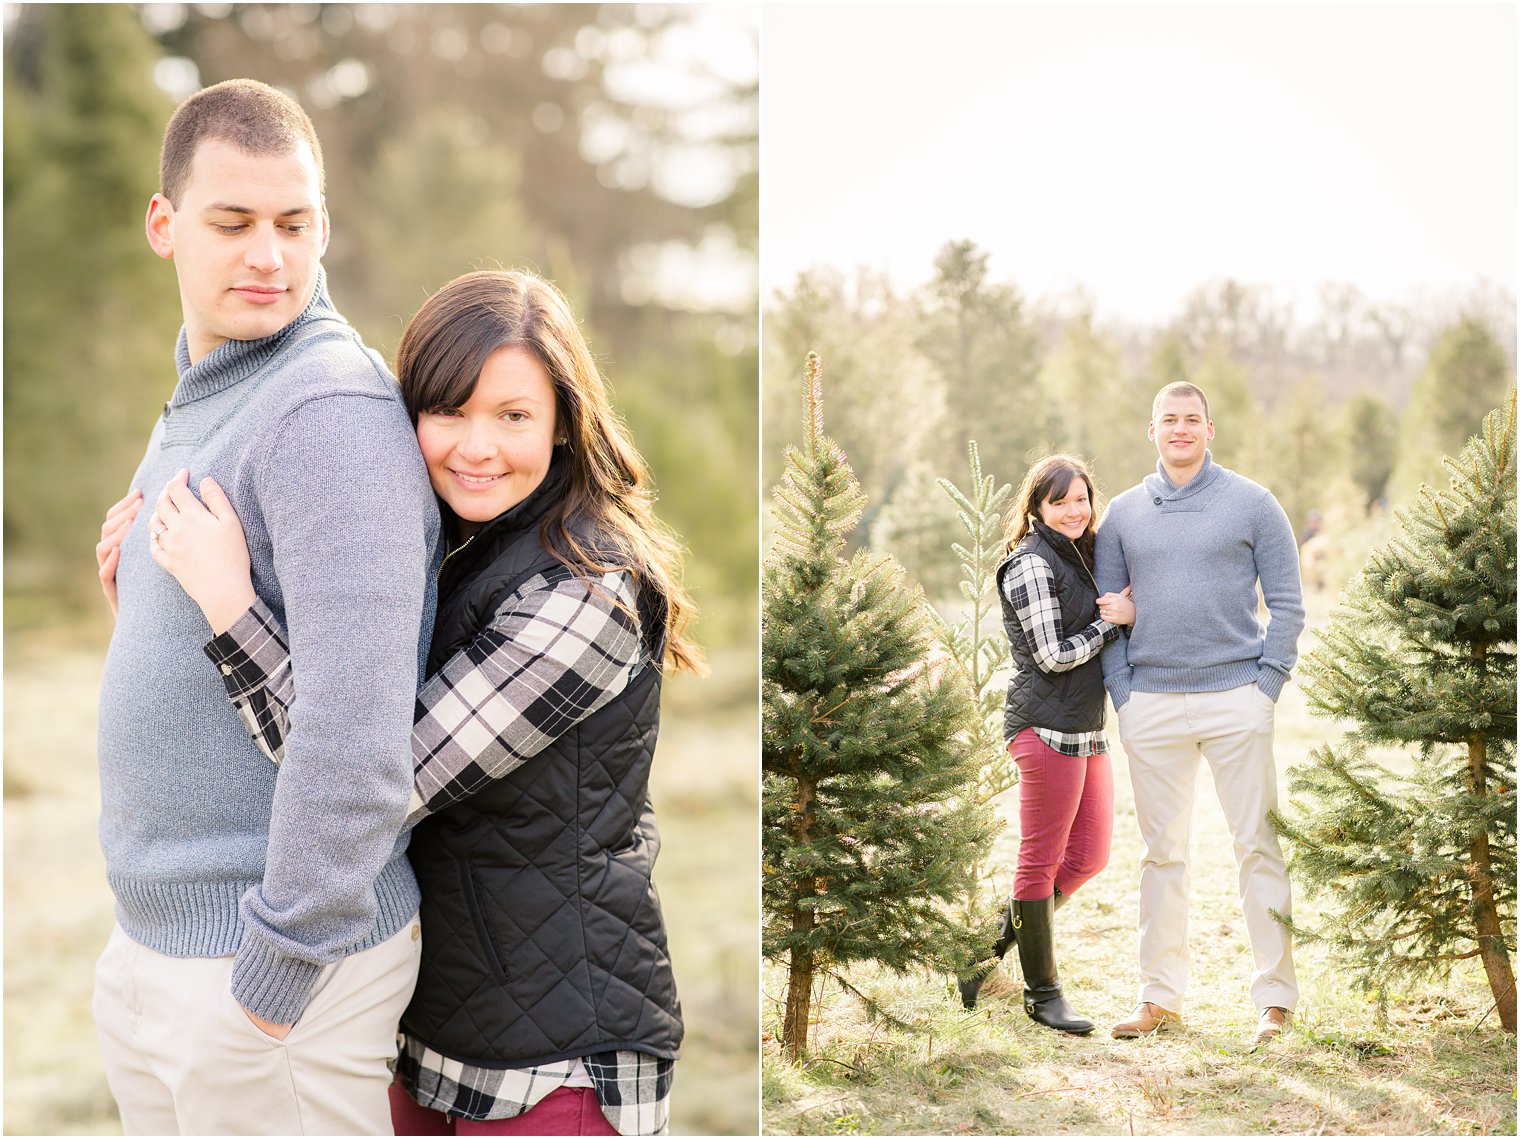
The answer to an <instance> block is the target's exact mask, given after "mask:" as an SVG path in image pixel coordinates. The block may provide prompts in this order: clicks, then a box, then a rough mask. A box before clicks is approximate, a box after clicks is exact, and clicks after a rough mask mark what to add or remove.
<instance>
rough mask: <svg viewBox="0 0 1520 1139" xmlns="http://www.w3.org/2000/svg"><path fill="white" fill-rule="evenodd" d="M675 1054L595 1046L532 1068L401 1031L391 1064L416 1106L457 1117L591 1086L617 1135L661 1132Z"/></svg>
mask: <svg viewBox="0 0 1520 1139" xmlns="http://www.w3.org/2000/svg"><path fill="white" fill-rule="evenodd" d="M675 1067H676V1064H675V1061H674V1060H663V1059H661V1058H660V1057H658V1056H650V1055H647V1054H645V1053H643V1052H632V1051H622V1052H594V1053H592V1054H591V1055H589V1056H580V1057H578V1058H576V1059H573V1060H560V1061H558V1062H557V1063H553V1064H539V1065H538V1066H536V1067H532V1068H505V1069H498V1068H476V1067H472V1066H471V1065H469V1064H465V1063H461V1062H460V1061H458V1060H450V1059H449V1058H448V1057H447V1056H443V1055H440V1054H439V1053H437V1052H434V1051H433V1050H432V1049H431V1048H429V1047H427V1045H425V1044H423V1043H422V1042H421V1041H419V1040H416V1039H414V1038H412V1037H406V1038H404V1040H403V1043H402V1046H401V1054H400V1059H399V1061H398V1064H397V1070H398V1071H399V1072H400V1073H401V1082H402V1084H403V1085H405V1087H406V1090H407V1091H408V1092H410V1093H411V1096H412V1098H413V1099H415V1100H416V1101H417V1102H418V1103H419V1104H420V1105H421V1106H423V1107H425V1108H429V1109H431V1110H433V1111H441V1112H443V1113H445V1114H446V1115H453V1116H458V1117H460V1118H463V1119H473V1120H487V1119H512V1118H514V1117H516V1116H519V1115H521V1114H522V1113H523V1112H525V1111H527V1110H528V1109H529V1108H531V1107H533V1106H534V1105H535V1104H537V1103H538V1102H539V1101H540V1100H542V1099H543V1098H544V1097H545V1096H547V1095H548V1094H549V1093H550V1092H552V1091H554V1090H555V1089H556V1088H562V1087H586V1086H587V1085H588V1083H589V1084H590V1086H592V1087H594V1088H595V1089H596V1098H597V1100H598V1102H600V1103H601V1105H602V1114H603V1115H605V1116H606V1117H607V1122H608V1123H610V1124H611V1125H612V1127H613V1129H614V1130H616V1131H617V1133H618V1134H619V1135H664V1134H666V1133H667V1131H668V1128H669V1124H670V1085H671V1081H672V1080H673V1078H674V1075H675Z"/></svg>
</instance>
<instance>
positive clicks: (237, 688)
mask: <svg viewBox="0 0 1520 1139" xmlns="http://www.w3.org/2000/svg"><path fill="white" fill-rule="evenodd" d="M206 655H207V656H208V657H210V658H211V663H212V664H214V665H216V669H217V671H218V672H219V673H221V674H222V683H223V684H225V685H226V686H227V695H228V697H230V698H231V700H232V706H233V707H234V708H235V709H237V714H238V716H239V718H240V719H242V721H243V724H244V726H245V727H247V729H248V732H249V734H250V735H251V736H253V742H254V743H256V744H258V745H259V750H261V751H262V752H263V753H264V754H265V755H267V756H268V757H269V758H270V759H272V760H274V762H275V763H279V762H280V760H282V759H284V758H285V731H286V729H287V728H289V726H290V703H291V701H292V700H293V699H295V683H294V677H293V676H292V674H291V670H290V647H289V646H288V645H287V644H286V643H285V630H284V629H283V628H281V627H280V622H279V620H278V619H277V618H276V617H275V615H274V613H273V611H272V610H271V609H270V608H269V606H267V605H265V604H264V603H263V602H262V601H255V602H254V603H253V605H252V606H251V607H250V608H249V610H248V611H247V612H246V613H244V614H243V615H242V616H241V617H239V618H238V619H237V620H236V621H234V622H233V623H232V625H231V627H230V628H228V630H227V631H226V632H225V633H222V634H221V635H220V636H217V637H215V638H213V639H212V640H211V641H210V643H208V644H207V645H206Z"/></svg>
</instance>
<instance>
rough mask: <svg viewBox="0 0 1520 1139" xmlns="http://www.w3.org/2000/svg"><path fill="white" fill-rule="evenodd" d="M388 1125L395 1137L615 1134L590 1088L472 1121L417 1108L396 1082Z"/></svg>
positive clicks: (558, 1091) (553, 1094) (564, 1091)
mask: <svg viewBox="0 0 1520 1139" xmlns="http://www.w3.org/2000/svg"><path fill="white" fill-rule="evenodd" d="M391 1122H392V1123H393V1124H395V1127H396V1134H397V1135H616V1134H617V1132H616V1131H614V1130H613V1129H612V1125H611V1124H609V1123H608V1122H607V1117H606V1116H605V1115H603V1114H602V1105H601V1104H600V1103H598V1102H597V1099H596V1092H594V1091H592V1090H591V1089H590V1088H555V1089H554V1090H553V1091H552V1092H550V1093H549V1094H548V1095H546V1096H544V1098H543V1099H541V1100H539V1101H538V1102H537V1103H536V1104H534V1105H533V1106H532V1107H530V1108H529V1109H528V1110H527V1111H525V1112H523V1113H522V1114H521V1115H516V1116H513V1117H512V1118H511V1119H487V1120H480V1121H476V1120H473V1119H460V1118H459V1117H458V1116H457V1115H445V1114H444V1113H443V1112H441V1111H433V1110H432V1109H431V1108H426V1107H421V1106H419V1105H418V1103H417V1101H416V1100H414V1099H413V1098H412V1097H411V1096H409V1095H407V1094H406V1089H405V1088H403V1087H402V1086H401V1081H400V1080H397V1081H396V1082H395V1083H393V1084H392V1085H391Z"/></svg>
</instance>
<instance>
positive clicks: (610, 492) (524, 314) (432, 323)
mask: <svg viewBox="0 0 1520 1139" xmlns="http://www.w3.org/2000/svg"><path fill="white" fill-rule="evenodd" d="M508 346H514V347H518V348H523V349H525V350H527V351H528V352H531V353H532V354H533V356H534V357H535V358H536V359H537V360H538V362H539V363H540V364H542V365H543V367H544V370H545V371H546V372H547V373H548V374H549V379H550V381H551V382H552V383H553V384H554V400H555V408H554V410H555V427H556V431H557V437H558V439H562V440H564V442H563V443H562V444H560V445H559V446H558V450H559V451H560V452H561V455H560V456H559V461H561V462H568V463H569V465H570V480H569V486H568V488H567V489H566V492H565V496H564V498H563V499H561V500H560V502H558V503H556V504H555V506H554V507H553V508H552V509H551V510H550V511H549V513H548V514H546V515H545V517H544V519H543V521H542V523H541V529H540V533H541V535H542V537H543V540H544V545H545V546H546V547H547V548H548V550H549V551H550V552H551V553H552V554H554V556H555V557H557V558H559V559H560V561H562V562H564V563H565V565H567V566H569V567H570V568H571V569H572V570H576V571H577V572H593V573H605V572H608V571H609V570H612V569H628V570H629V571H631V572H632V573H633V574H634V576H635V577H636V578H637V579H638V580H639V582H640V583H641V584H643V585H644V586H646V587H649V588H652V589H653V590H655V592H657V593H658V594H659V596H660V597H661V598H662V599H663V600H664V603H665V638H664V640H665V657H666V660H667V661H668V662H669V663H671V664H672V665H673V666H674V667H675V668H677V669H682V668H684V669H687V670H689V671H692V672H698V673H701V672H704V671H705V665H704V664H703V661H702V654H701V650H700V649H698V648H697V646H696V644H695V643H694V642H692V641H691V640H690V639H689V638H688V637H687V635H686V630H687V627H688V626H689V625H690V623H691V619H692V616H693V614H694V613H695V606H694V605H693V604H692V601H691V598H690V596H689V595H688V594H687V592H686V589H685V587H684V586H683V585H682V582H681V547H680V543H679V542H678V541H677V539H676V536H675V534H674V533H673V532H672V531H671V530H670V528H669V527H668V526H666V525H665V524H664V523H663V522H661V521H660V520H659V519H658V518H657V517H656V516H655V513H654V493H653V489H652V487H651V485H650V475H649V467H648V465H647V464H646V463H645V462H644V458H643V456H642V455H640V454H639V452H638V450H637V449H636V448H635V447H634V445H633V441H632V439H631V438H630V437H629V434H628V429H627V427H626V426H625V425H624V424H623V422H622V420H621V419H619V418H618V415H617V413H616V412H614V411H613V410H612V404H611V402H610V401H609V400H608V398H607V388H606V384H605V383H604V382H603V380H602V374H601V372H600V371H599V370H598V369H597V366H596V362H595V360H593V359H592V356H591V351H590V349H589V348H588V347H587V346H586V340H585V337H583V336H582V335H581V330H580V326H579V324H578V323H577V322H576V319H575V316H574V314H573V313H572V312H571V311H570V305H569V303H568V302H567V301H566V300H565V298H564V296H563V295H562V294H561V293H560V291H559V290H558V289H556V288H555V287H554V286H553V285H552V284H550V283H549V282H548V281H545V280H544V279H543V278H541V277H536V276H534V275H533V274H531V273H524V272H519V271H510V272H503V271H481V272H476V273H467V274H465V275H464V276H463V277H456V278H455V279H454V280H452V281H450V282H449V283H448V284H447V285H445V286H444V287H443V288H441V289H439V290H438V292H436V293H434V294H433V295H432V296H431V297H430V298H428V300H427V303H426V304H424V305H423V306H422V307H421V308H420V309H418V310H417V314H416V315H415V316H413V317H412V319H411V321H410V323H408V324H407V326H406V331H405V332H404V333H402V336H401V345H400V347H399V348H398V349H397V350H396V377H397V379H398V380H400V382H401V391H402V395H403V397H404V398H405V400H406V406H407V411H409V412H410V413H411V417H412V423H413V424H415V423H416V422H417V416H418V415H419V414H420V413H422V412H424V411H431V410H435V409H438V408H453V407H460V406H462V405H464V404H465V403H466V402H467V401H468V400H469V398H470V395H471V394H472V393H473V392H474V390H475V384H476V382H477V381H478V380H479V379H480V370H481V368H482V367H484V365H485V362H486V360H487V359H488V358H489V357H490V356H491V354H492V353H493V352H495V351H496V350H497V349H499V348H505V347H508ZM577 517H579V518H584V519H585V520H586V521H588V522H589V523H590V524H591V526H592V528H593V529H594V530H595V531H597V532H598V533H599V534H605V535H608V536H610V537H611V538H612V540H613V542H614V543H615V545H616V546H617V548H618V550H619V552H620V553H619V556H620V557H621V558H623V559H626V562H627V564H626V565H618V566H614V565H606V564H604V563H603V559H604V558H605V557H606V554H607V552H606V551H604V550H598V551H596V552H592V551H590V550H587V549H585V548H584V547H583V546H582V545H581V543H580V542H578V541H577V540H576V538H575V534H574V532H573V531H572V529H571V525H570V524H571V521H572V520H573V519H575V518H577Z"/></svg>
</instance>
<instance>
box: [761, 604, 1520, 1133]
mask: <svg viewBox="0 0 1520 1139" xmlns="http://www.w3.org/2000/svg"><path fill="white" fill-rule="evenodd" d="M1307 600H1308V604H1309V620H1310V625H1311V628H1312V627H1313V626H1314V625H1317V624H1320V623H1323V622H1324V621H1325V620H1326V618H1327V617H1328V614H1329V610H1330V607H1331V604H1332V602H1333V599H1332V598H1328V597H1325V596H1323V595H1321V596H1311V597H1310V598H1308V599H1307ZM1316 643H1317V641H1316V639H1315V638H1314V637H1313V635H1312V632H1306V633H1305V636H1304V638H1303V640H1302V641H1301V643H1300V648H1301V651H1305V650H1307V649H1309V648H1311V647H1313V646H1314V645H1315V644H1316ZM1109 725H1110V731H1111V733H1112V738H1111V742H1113V743H1114V745H1115V747H1116V750H1117V731H1116V730H1115V729H1114V720H1113V717H1112V715H1110V720H1109ZM1340 728H1341V726H1340V725H1336V724H1335V723H1333V722H1332V721H1329V720H1326V719H1323V718H1320V717H1314V716H1311V715H1310V714H1309V712H1308V710H1307V708H1306V704H1305V699H1304V695H1303V693H1302V691H1301V690H1300V689H1299V687H1298V686H1297V684H1290V685H1289V686H1288V687H1287V688H1286V689H1285V691H1284V693H1283V697H1282V700H1281V702H1280V703H1279V705H1278V718H1277V757H1278V777H1279V785H1280V787H1281V788H1282V792H1283V801H1284V802H1285V803H1286V801H1287V785H1288V770H1289V768H1290V767H1291V766H1294V765H1296V764H1300V763H1303V762H1305V760H1306V759H1307V757H1308V755H1309V753H1310V752H1311V751H1312V750H1313V749H1314V748H1315V747H1317V746H1319V745H1320V744H1322V743H1324V742H1325V741H1326V740H1329V739H1333V738H1335V737H1336V735H1337V734H1338V732H1339V730H1340ZM1373 754H1374V755H1375V757H1376V758H1377V759H1378V760H1379V762H1382V763H1384V764H1385V765H1387V766H1388V767H1390V768H1392V769H1394V770H1402V769H1405V768H1407V766H1408V761H1407V760H1401V758H1400V757H1399V756H1397V755H1396V754H1394V753H1392V752H1389V751H1381V752H1376V753H1373ZM1115 791H1116V796H1117V800H1118V802H1117V812H1116V818H1115V822H1114V845H1113V854H1112V857H1111V859H1110V861H1109V867H1108V869H1107V870H1106V871H1104V872H1103V873H1102V874H1100V875H1099V876H1098V877H1097V878H1095V879H1093V881H1092V882H1090V883H1089V884H1088V885H1087V886H1086V887H1085V888H1084V889H1083V890H1082V891H1081V892H1080V893H1078V894H1077V895H1076V896H1075V897H1074V898H1073V899H1072V900H1071V902H1070V903H1069V904H1068V905H1067V906H1066V907H1065V908H1064V909H1063V910H1062V911H1061V913H1060V915H1059V916H1058V918H1057V924H1056V943H1057V951H1058V959H1059V961H1060V966H1061V979H1062V983H1063V987H1064V989H1065V991H1066V995H1067V997H1068V999H1069V1000H1070V1001H1071V1003H1072V1005H1073V1006H1074V1007H1075V1008H1076V1009H1077V1010H1078V1011H1079V1012H1081V1013H1083V1014H1085V1015H1087V1016H1089V1017H1091V1018H1092V1019H1093V1020H1095V1021H1097V1022H1098V1029H1097V1030H1096V1031H1095V1032H1094V1033H1093V1034H1092V1035H1091V1036H1089V1037H1086V1038H1078V1037H1072V1036H1065V1035H1062V1034H1060V1033H1056V1032H1053V1031H1050V1030H1048V1029H1045V1028H1042V1027H1040V1026H1039V1025H1036V1024H1035V1023H1034V1022H1033V1021H1031V1020H1030V1019H1029V1018H1028V1017H1026V1016H1025V1015H1024V1012H1023V1009H1022V1006H1021V1001H1020V991H1021V990H1020V988H1019V986H1018V982H1017V980H1016V975H1015V971H1014V968H1013V965H1012V960H1013V958H1014V956H1015V955H1014V954H1011V953H1010V954H1009V957H1008V960H1007V962H1005V964H1004V965H1003V966H1002V967H1001V968H1000V969H999V970H998V972H997V973H996V974H994V976H993V977H992V978H991V979H990V980H989V981H988V983H987V984H986V986H985V987H984V988H983V989H982V996H981V1000H980V1003H979V1005H978V1007H977V1008H976V1010H974V1011H971V1012H967V1011H966V1010H964V1009H962V1008H961V1006H960V1002H959V1001H958V1000H957V999H956V996H955V988H954V983H953V980H952V979H951V978H949V977H946V976H937V975H935V976H929V975H925V974H923V973H914V974H909V975H906V976H901V977H899V976H896V975H894V974H892V973H891V972H889V971H886V970H878V969H876V968H873V967H867V966H856V967H854V968H851V969H850V970H848V971H847V976H848V978H849V980H850V981H851V983H852V984H854V985H855V986H857V987H858V988H860V989H861V990H863V991H864V992H865V993H867V994H868V995H870V996H871V997H872V998H874V999H876V1000H877V1001H878V1002H880V1003H881V1004H882V1005H883V1006H884V1008H885V1010H886V1011H887V1012H888V1013H889V1014H890V1015H891V1016H892V1017H894V1018H896V1019H898V1020H900V1021H902V1022H905V1023H904V1024H893V1023H889V1022H888V1021H886V1020H880V1019H878V1020H876V1021H875V1022H872V1021H871V1020H869V1019H868V1017H867V1016H866V1013H865V1011H864V1009H863V1006H862V1005H861V1003H860V1002H859V1001H858V1000H856V999H854V998H853V997H850V996H848V995H846V994H844V993H843V992H841V990H840V989H839V987H838V985H837V984H835V983H834V982H832V981H829V980H824V981H823V982H821V983H820V984H819V985H818V986H817V987H816V988H815V994H814V1002H813V1013H814V1017H815V1021H814V1026H813V1029H812V1034H811V1048H810V1053H809V1057H808V1058H807V1059H806V1060H805V1061H804V1062H803V1063H802V1064H800V1065H796V1066H793V1065H791V1064H787V1063H785V1062H784V1061H783V1060H782V1058H781V1054H780V1048H779V1046H778V1044H777V1043H776V1040H775V1033H776V1028H777V1026H778V1024H779V1021H780V1017H781V1010H780V1004H779V1002H780V997H781V994H782V992H783V990H784V986H785V980H786V974H785V969H784V966H776V965H770V966H768V967H767V968H766V970H765V973H764V977H763V988H764V996H763V998H762V1010H761V1012H762V1031H763V1032H764V1033H765V1039H764V1043H763V1046H762V1047H763V1053H762V1071H763V1083H762V1111H763V1114H764V1119H765V1125H764V1129H765V1131H766V1133H768V1134H862V1135H871V1134H879V1135H890V1134H940V1135H957V1134H1042V1135H1060V1134H1150V1135H1159V1134H1186V1135H1226V1134H1259V1133H1280V1134H1342V1135H1353V1134H1361V1135H1367V1134H1388V1135H1399V1134H1443V1135H1470V1134H1504V1133H1508V1134H1513V1133H1514V1132H1515V1038H1514V1037H1513V1036H1511V1035H1509V1034H1507V1033H1505V1032H1503V1031H1502V1030H1501V1029H1500V1027H1499V1023H1498V1017H1497V1015H1496V1014H1495V1013H1494V1012H1492V1011H1491V1010H1492V1008H1493V997H1492V994H1491V992H1490V990H1489V986H1488V984H1487V982H1486V980H1485V978H1484V974H1483V970H1482V967H1481V966H1480V965H1479V964H1478V963H1477V962H1476V960H1472V961H1466V962H1462V963H1460V964H1459V966H1458V968H1457V969H1456V971H1455V972H1454V973H1453V975H1452V977H1451V979H1450V980H1449V981H1446V982H1444V983H1440V982H1438V983H1434V984H1422V985H1419V986H1414V985H1409V986H1408V987H1404V988H1396V989H1390V990H1389V992H1388V994H1387V1019H1386V1022H1380V1019H1379V1014H1378V1008H1377V1005H1376V1002H1375V1001H1373V1000H1370V999H1369V998H1368V997H1367V996H1366V995H1365V994H1364V993H1362V992H1360V991H1358V990H1356V989H1355V988H1354V987H1353V985H1352V984H1351V979H1350V977H1349V975H1348V974H1347V973H1346V971H1345V970H1344V969H1342V968H1341V967H1340V966H1339V965H1338V964H1337V963H1336V961H1335V960H1334V959H1333V958H1332V957H1331V956H1329V954H1328V952H1327V950H1325V949H1324V948H1323V947H1321V946H1304V945H1300V946H1299V947H1298V948H1297V950H1296V952H1295V961H1296V965H1297V971H1298V979H1299V985H1300V988H1301V990H1302V997H1301V1000H1300V1003H1299V1006H1298V1012H1297V1018H1296V1021H1295V1024H1294V1026H1293V1027H1292V1028H1291V1029H1290V1030H1289V1031H1288V1032H1286V1033H1285V1034H1284V1035H1283V1036H1282V1038H1281V1039H1279V1040H1278V1041H1277V1042H1275V1043H1273V1044H1271V1045H1269V1046H1257V1045H1255V1044H1254V1042H1253V1040H1252V1034H1253V1030H1254V1026H1255V1010H1254V1009H1253V1008H1252V1007H1251V1003H1250V997H1249V994H1248V992H1247V984H1248V981H1249V977H1250V973H1251V952H1250V946H1249V944H1248V943H1247V941H1246V936H1245V926H1244V921H1243V919H1242V917H1241V914H1240V905H1239V900H1238V897H1237V893H1236V869H1235V861H1234V857H1233V854H1232V852H1231V840H1230V835H1229V830H1228V828H1227V826H1226V824H1225V822H1224V818H1223V815H1222V813H1221V812H1220V809H1219V805H1218V802H1217V800H1216V799H1215V797H1214V788H1213V781H1212V779H1211V777H1210V776H1209V774H1208V771H1207V768H1206V766H1205V767H1202V768H1201V769H1200V778H1199V780H1198V803H1197V806H1196V808H1195V812H1194V824H1193V842H1192V910H1191V922H1190V945H1191V949H1192V956H1191V962H1192V970H1191V980H1190V985H1189V997H1188V1002H1187V1006H1186V1008H1185V1009H1184V1010H1183V1011H1184V1016H1185V1019H1186V1028H1185V1029H1184V1030H1182V1031H1180V1032H1177V1033H1173V1034H1169V1035H1166V1034H1164V1035H1159V1036H1156V1037H1152V1038H1149V1039H1143V1040H1134V1041H1120V1040H1114V1039H1112V1038H1111V1037H1110V1036H1109V1035H1108V1028H1109V1026H1110V1025H1112V1024H1113V1023H1115V1022H1117V1021H1119V1020H1122V1019H1125V1018H1126V1017H1127V1015H1128V1014H1129V1012H1130V1010H1131V1009H1132V1008H1133V1007H1134V1004H1135V999H1136V989H1137V987H1138V983H1139V980H1138V972H1137V966H1136V959H1135V952H1136V934H1135V928H1136V918H1137V912H1138V900H1139V899H1138V875H1139V860H1140V855H1141V843H1140V838H1139V834H1138V831H1137V829H1136V826H1135V818H1134V807H1133V802H1132V798H1131V793H1130V785H1129V777H1128V771H1127V768H1126V766H1125V762H1124V758H1123V754H1122V750H1118V751H1117V754H1116V762H1115ZM1017 794H1018V793H1017V791H1013V792H1009V793H1008V794H1006V795H1005V796H1003V797H1002V799H1001V800H1000V801H999V807H998V813H999V816H1000V817H1001V818H1002V819H1004V820H1006V822H1007V826H1006V828H1005V829H1004V830H1003V832H1002V833H1001V834H1000V835H999V837H998V839H997V844H996V847H995V849H994V851H993V857H992V858H991V860H990V865H991V866H992V868H993V875H994V880H995V882H996V885H997V887H998V888H999V889H1000V890H1006V888H1007V886H1008V885H1009V884H1010V883H1011V880H1012V872H1013V867H1014V863H1015V859H1016V851H1017V842H1018V837H1017ZM1294 906H1295V911H1294V916H1295V919H1297V920H1298V921H1299V922H1300V923H1301V924H1303V925H1306V926H1309V927H1313V926H1315V925H1316V924H1317V923H1318V921H1319V919H1320V917H1321V914H1320V912H1319V910H1318V908H1317V906H1316V900H1315V899H1310V898H1308V897H1307V896H1306V892H1305V891H1304V890H1302V889H1301V888H1295V894H1294ZM909 1026H911V1027H909Z"/></svg>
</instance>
